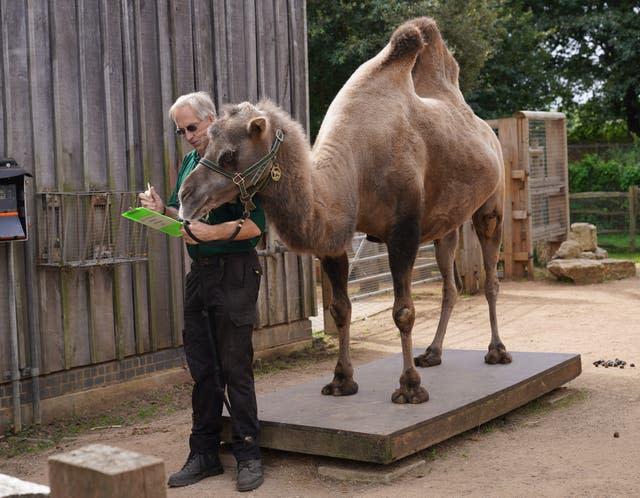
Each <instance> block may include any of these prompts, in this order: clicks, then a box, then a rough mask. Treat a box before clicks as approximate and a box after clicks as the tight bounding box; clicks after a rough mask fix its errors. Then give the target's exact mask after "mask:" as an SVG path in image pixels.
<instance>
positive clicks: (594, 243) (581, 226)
mask: <svg viewBox="0 0 640 498" xmlns="http://www.w3.org/2000/svg"><path fill="white" fill-rule="evenodd" d="M569 240H575V241H576V242H577V243H578V244H580V249H582V250H583V251H592V252H595V250H596V248H597V247H598V232H597V230H596V227H595V225H592V224H591V223H572V224H571V232H569Z"/></svg>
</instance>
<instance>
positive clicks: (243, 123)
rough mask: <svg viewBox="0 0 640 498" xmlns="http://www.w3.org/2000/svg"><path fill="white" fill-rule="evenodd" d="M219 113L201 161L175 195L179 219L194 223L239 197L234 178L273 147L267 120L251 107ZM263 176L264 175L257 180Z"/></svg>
mask: <svg viewBox="0 0 640 498" xmlns="http://www.w3.org/2000/svg"><path fill="white" fill-rule="evenodd" d="M222 111H223V112H222V116H221V117H220V118H218V119H217V120H216V121H214V122H213V123H212V124H211V126H210V127H209V130H208V136H209V144H208V146H207V150H206V152H205V154H204V158H203V159H204V160H205V161H203V162H201V163H200V164H199V165H198V166H197V167H196V168H195V169H194V170H193V171H192V172H191V174H189V176H187V178H186V179H185V180H184V182H183V183H182V186H181V187H180V191H179V192H178V197H179V199H180V217H181V218H182V219H185V220H194V219H198V218H200V217H201V216H203V215H204V214H206V213H207V212H208V211H209V210H211V209H213V208H216V207H218V206H220V205H222V204H224V203H226V202H232V201H234V199H235V198H236V197H237V196H238V195H239V193H240V188H239V186H238V185H237V184H236V183H234V179H233V177H234V175H236V173H243V172H244V171H245V170H246V169H247V168H248V167H250V166H252V165H253V164H255V163H256V162H258V161H259V160H260V159H261V158H263V157H264V156H265V155H266V154H268V153H269V149H270V148H271V146H272V144H273V141H274V136H275V132H274V131H273V130H272V129H271V126H270V122H269V119H268V118H267V116H266V115H265V114H264V113H262V112H261V111H260V110H259V109H258V108H256V107H255V106H253V105H252V104H250V103H248V102H243V103H242V104H238V105H234V106H225V107H224V108H223V110H222ZM203 163H208V164H209V166H205V164H203ZM212 168H213V169H212ZM216 169H217V170H218V171H216ZM265 174H269V173H268V171H266V172H265V173H263V174H262V175H260V178H263V177H264V175H265ZM249 176H253V175H249ZM237 179H238V177H236V181H237ZM249 181H250V178H247V179H246V183H245V185H246V187H247V189H249V191H250V187H249Z"/></svg>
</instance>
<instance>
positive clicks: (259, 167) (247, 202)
mask: <svg viewBox="0 0 640 498" xmlns="http://www.w3.org/2000/svg"><path fill="white" fill-rule="evenodd" d="M282 142H284V134H283V133H282V130H276V139H275V140H274V141H273V145H272V146H271V149H270V150H269V152H267V154H266V155H265V156H264V157H262V158H261V159H259V160H258V161H257V162H255V163H253V164H252V165H251V166H249V167H248V168H247V169H245V170H244V171H243V172H242V173H240V172H236V173H229V172H227V171H225V170H224V169H222V168H221V167H220V166H218V165H217V164H216V163H214V162H213V161H209V160H208V159H205V158H204V157H203V158H202V159H200V162H199V163H198V164H202V165H203V166H206V167H207V168H209V169H210V170H212V171H215V172H216V173H220V174H221V175H222V176H225V177H227V178H229V179H230V180H231V181H232V182H233V183H235V184H236V185H237V187H238V189H240V202H242V206H243V207H244V212H243V214H242V216H243V217H244V218H248V217H249V213H250V212H251V211H252V210H254V209H255V208H256V205H255V204H254V203H253V196H254V195H256V194H257V193H258V192H260V191H261V190H262V189H264V188H265V187H266V186H267V183H269V180H273V181H274V182H277V181H278V180H280V177H281V176H282V171H280V166H278V164H277V163H276V162H275V160H274V159H273V158H274V156H275V155H276V154H277V153H278V150H279V149H280V144H281V143H282ZM267 168H268V169H269V173H270V174H269V175H266V176H265V177H264V178H262V175H264V172H265V171H266V170H267ZM250 176H251V179H250V180H248V181H247V178H249V177H250ZM261 178H262V179H261Z"/></svg>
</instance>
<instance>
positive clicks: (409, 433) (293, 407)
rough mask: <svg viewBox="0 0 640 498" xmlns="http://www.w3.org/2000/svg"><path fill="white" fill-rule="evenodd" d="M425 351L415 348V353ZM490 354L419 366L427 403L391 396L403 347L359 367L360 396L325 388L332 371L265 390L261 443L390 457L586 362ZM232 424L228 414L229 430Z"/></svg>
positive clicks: (464, 426)
mask: <svg viewBox="0 0 640 498" xmlns="http://www.w3.org/2000/svg"><path fill="white" fill-rule="evenodd" d="M423 351H424V349H416V350H414V356H415V355H418V354H420V353H422V352H423ZM484 354H485V352H484V351H472V350H445V352H444V354H443V363H442V364H441V365H439V366H437V367H432V368H423V369H419V371H420V374H421V376H422V385H423V386H424V387H425V388H426V389H427V390H428V391H429V395H430V399H429V401H428V402H427V403H423V404H421V405H396V404H394V403H392V402H391V394H392V393H393V391H394V390H395V389H396V388H397V385H398V378H399V377H400V373H401V368H402V357H401V355H400V354H397V355H393V356H389V357H386V358H383V359H381V360H377V361H373V362H371V363H368V364H365V365H362V366H359V367H356V372H355V380H356V382H358V384H359V386H360V388H359V392H358V394H356V395H355V396H345V397H332V396H323V395H321V394H320V390H321V388H322V386H324V385H325V384H326V383H328V382H330V381H331V378H332V375H327V376H326V377H323V378H319V379H317V380H314V381H311V382H308V383H305V384H301V385H298V386H294V387H290V388H287V389H282V390H279V391H275V392H272V393H268V394H265V395H261V396H259V397H258V417H259V419H260V423H261V436H260V445H261V446H263V447H265V448H272V449H277V450H285V451H293V452H298V453H306V454H313V455H324V456H330V457H337V458H345V459H350V460H358V461H365V462H374V463H383V464H388V463H391V462H393V461H396V460H398V459H400V458H403V457H406V456H408V455H411V454H413V453H416V452H417V451H420V450H423V449H425V448H428V447H429V446H432V445H434V444H436V443H439V442H440V441H444V440H445V439H448V438H450V437H452V436H454V435H456V434H460V433H462V432H464V431H466V430H469V429H471V428H473V427H477V426H478V425H480V424H483V423H485V422H487V421H489V420H491V419H493V418H495V417H498V416H500V415H503V414H504V413H507V412H509V411H511V410H514V409H515V408H517V407H519V406H522V405H524V404H526V403H528V402H529V401H532V400H534V399H536V398H538V397H540V396H542V395H544V394H546V393H548V392H550V391H552V390H553V389H555V388H557V387H559V386H561V385H563V384H565V383H567V382H569V381H570V380H572V379H574V378H575V377H577V376H578V375H580V372H581V370H582V367H581V361H580V355H577V354H563V353H527V352H511V354H512V356H513V363H511V364H509V365H487V364H485V363H484V360H483V358H484ZM229 425H230V424H229V420H228V417H227V418H225V435H226V437H227V438H228V437H229V433H230V427H229ZM227 440H228V439H227Z"/></svg>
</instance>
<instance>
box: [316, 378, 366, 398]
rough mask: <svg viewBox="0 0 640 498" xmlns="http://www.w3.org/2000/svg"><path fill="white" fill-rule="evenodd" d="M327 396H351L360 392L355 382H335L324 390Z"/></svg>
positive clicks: (323, 392)
mask: <svg viewBox="0 0 640 498" xmlns="http://www.w3.org/2000/svg"><path fill="white" fill-rule="evenodd" d="M321 392H322V394H324V395H325V396H351V395H352V394H355V393H357V392H358V383H357V382H354V381H353V380H342V381H340V382H336V381H333V382H331V383H330V384H327V385H326V386H324V387H323V388H322V391H321Z"/></svg>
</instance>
